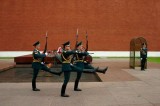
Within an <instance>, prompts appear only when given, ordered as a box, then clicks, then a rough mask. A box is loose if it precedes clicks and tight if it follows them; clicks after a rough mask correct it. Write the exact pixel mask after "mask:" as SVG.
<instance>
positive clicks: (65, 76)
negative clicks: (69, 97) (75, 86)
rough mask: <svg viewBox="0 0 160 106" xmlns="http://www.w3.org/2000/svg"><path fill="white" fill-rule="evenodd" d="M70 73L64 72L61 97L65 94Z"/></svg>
mask: <svg viewBox="0 0 160 106" xmlns="http://www.w3.org/2000/svg"><path fill="white" fill-rule="evenodd" d="M70 73H71V72H70V71H64V82H63V85H62V88H61V95H64V94H65V91H66V87H67V84H68V82H69V79H70Z"/></svg>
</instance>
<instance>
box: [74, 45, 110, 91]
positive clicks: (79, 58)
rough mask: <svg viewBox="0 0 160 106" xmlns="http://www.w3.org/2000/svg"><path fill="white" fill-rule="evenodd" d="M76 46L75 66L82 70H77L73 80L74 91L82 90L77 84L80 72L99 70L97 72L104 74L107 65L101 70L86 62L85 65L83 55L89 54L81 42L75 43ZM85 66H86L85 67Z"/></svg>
mask: <svg viewBox="0 0 160 106" xmlns="http://www.w3.org/2000/svg"><path fill="white" fill-rule="evenodd" d="M76 47H77V51H78V53H77V54H76V61H75V64H76V66H77V67H79V68H81V69H82V70H81V71H78V72H77V78H76V81H75V85H74V90H75V91H82V90H81V89H79V88H78V84H79V80H80V78H81V75H82V72H91V73H94V72H99V73H103V74H105V72H106V71H107V69H108V67H107V68H105V69H103V70H99V69H98V68H94V67H92V66H91V65H88V64H87V65H86V62H85V61H84V57H85V56H87V55H89V53H88V52H86V51H84V48H83V45H82V42H79V43H77V46H76ZM85 66H86V67H87V68H85Z"/></svg>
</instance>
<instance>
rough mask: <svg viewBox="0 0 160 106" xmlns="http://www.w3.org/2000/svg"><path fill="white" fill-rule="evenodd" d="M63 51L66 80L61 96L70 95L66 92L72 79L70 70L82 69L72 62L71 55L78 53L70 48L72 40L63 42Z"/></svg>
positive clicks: (63, 68) (63, 67)
mask: <svg viewBox="0 0 160 106" xmlns="http://www.w3.org/2000/svg"><path fill="white" fill-rule="evenodd" d="M63 49H64V50H63V52H62V54H61V58H62V72H64V82H63V85H62V88H61V96H62V97H69V95H67V94H65V90H66V87H67V84H68V81H69V79H70V72H71V71H82V69H81V68H78V67H76V66H75V65H73V64H72V63H71V56H72V54H76V53H77V52H76V51H72V50H71V49H70V42H69V41H68V42H66V43H64V44H63Z"/></svg>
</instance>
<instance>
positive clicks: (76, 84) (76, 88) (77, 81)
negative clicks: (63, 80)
mask: <svg viewBox="0 0 160 106" xmlns="http://www.w3.org/2000/svg"><path fill="white" fill-rule="evenodd" d="M78 83H79V80H76V81H75V84H74V91H82V90H81V89H79V88H78Z"/></svg>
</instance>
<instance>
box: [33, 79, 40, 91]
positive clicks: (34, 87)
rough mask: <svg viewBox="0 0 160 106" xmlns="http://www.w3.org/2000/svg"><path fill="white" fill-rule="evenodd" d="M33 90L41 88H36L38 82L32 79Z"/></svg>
mask: <svg viewBox="0 0 160 106" xmlns="http://www.w3.org/2000/svg"><path fill="white" fill-rule="evenodd" d="M32 90H33V91H40V89H38V88H36V82H35V81H32Z"/></svg>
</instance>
